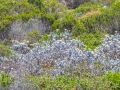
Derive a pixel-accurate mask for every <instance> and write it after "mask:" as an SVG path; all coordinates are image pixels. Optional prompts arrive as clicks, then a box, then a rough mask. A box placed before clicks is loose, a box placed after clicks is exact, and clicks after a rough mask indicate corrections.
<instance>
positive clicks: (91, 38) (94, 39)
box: [78, 31, 105, 50]
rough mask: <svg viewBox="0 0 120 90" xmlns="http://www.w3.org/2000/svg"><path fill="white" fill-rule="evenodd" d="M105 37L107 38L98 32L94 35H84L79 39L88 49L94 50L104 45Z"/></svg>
mask: <svg viewBox="0 0 120 90" xmlns="http://www.w3.org/2000/svg"><path fill="white" fill-rule="evenodd" d="M104 37H105V35H104V33H100V32H99V31H96V32H95V33H94V34H93V33H83V34H81V35H79V36H78V39H79V40H81V41H82V42H83V43H84V44H85V45H86V46H87V49H92V50H94V49H95V48H96V47H98V46H99V45H100V44H101V43H102V41H103V39H104Z"/></svg>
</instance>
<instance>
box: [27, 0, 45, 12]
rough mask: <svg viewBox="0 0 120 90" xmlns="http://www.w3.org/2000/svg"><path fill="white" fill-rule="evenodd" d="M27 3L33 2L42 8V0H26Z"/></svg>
mask: <svg viewBox="0 0 120 90" xmlns="http://www.w3.org/2000/svg"><path fill="white" fill-rule="evenodd" d="M28 2H29V3H31V4H35V5H36V6H37V7H38V8H39V9H40V10H41V9H42V8H43V6H44V5H43V0H28Z"/></svg>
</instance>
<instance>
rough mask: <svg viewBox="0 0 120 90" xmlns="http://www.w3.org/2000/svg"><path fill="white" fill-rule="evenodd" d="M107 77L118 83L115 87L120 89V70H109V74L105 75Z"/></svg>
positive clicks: (117, 89)
mask: <svg viewBox="0 0 120 90" xmlns="http://www.w3.org/2000/svg"><path fill="white" fill-rule="evenodd" d="M105 79H106V80H108V81H110V82H111V83H112V84H116V85H117V87H115V88H116V90H120V72H115V73H112V72H108V74H107V75H105ZM112 84H111V85H112Z"/></svg>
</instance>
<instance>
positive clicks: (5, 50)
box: [0, 44, 12, 57]
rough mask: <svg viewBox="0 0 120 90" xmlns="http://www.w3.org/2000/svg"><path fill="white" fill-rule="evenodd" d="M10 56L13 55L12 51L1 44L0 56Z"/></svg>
mask: <svg viewBox="0 0 120 90" xmlns="http://www.w3.org/2000/svg"><path fill="white" fill-rule="evenodd" d="M10 55H12V51H11V50H10V49H9V48H8V47H7V46H4V45H3V44H0V56H3V57H10Z"/></svg>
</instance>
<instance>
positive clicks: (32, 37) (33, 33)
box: [27, 30, 41, 43]
mask: <svg viewBox="0 0 120 90" xmlns="http://www.w3.org/2000/svg"><path fill="white" fill-rule="evenodd" d="M27 38H28V40H29V41H30V42H31V43H35V42H37V41H38V40H39V39H40V38H41V35H40V33H39V32H38V30H33V31H31V32H28V34H27Z"/></svg>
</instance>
